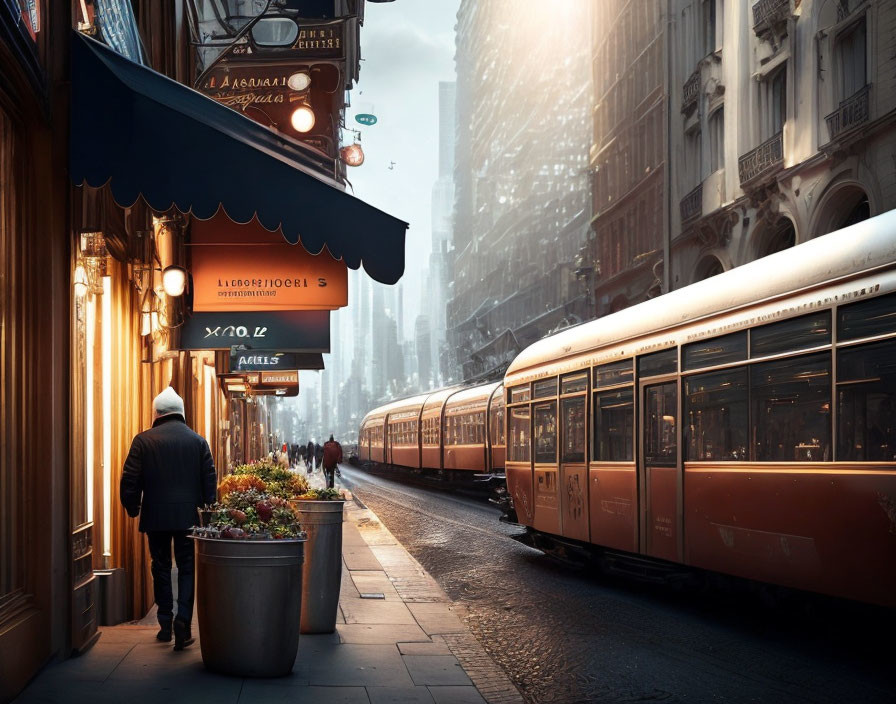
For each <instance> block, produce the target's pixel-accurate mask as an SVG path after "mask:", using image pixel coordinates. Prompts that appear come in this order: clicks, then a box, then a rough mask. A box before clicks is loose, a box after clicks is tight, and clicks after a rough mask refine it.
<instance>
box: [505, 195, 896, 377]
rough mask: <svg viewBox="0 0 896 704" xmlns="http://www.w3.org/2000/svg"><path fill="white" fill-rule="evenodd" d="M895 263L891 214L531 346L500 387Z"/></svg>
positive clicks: (895, 219) (894, 216) (895, 223)
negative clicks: (549, 367)
mask: <svg viewBox="0 0 896 704" xmlns="http://www.w3.org/2000/svg"><path fill="white" fill-rule="evenodd" d="M894 261H896V210H891V211H888V212H886V213H883V214H881V215H878V216H876V217H873V218H870V219H868V220H864V221H863V222H860V223H857V224H855V225H852V226H850V227H847V228H844V229H842V230H838V231H836V232H832V233H830V234H828V235H823V236H822V237H817V238H815V239H813V240H810V241H808V242H805V243H803V244H800V245H797V246H795V247H791V248H789V249H786V250H783V251H781V252H776V253H775V254H771V255H769V256H767V257H763V258H762V259H757V260H755V261H752V262H750V263H748V264H744V265H742V266H739V267H736V268H734V269H731V270H730V271H726V272H724V273H722V274H719V275H717V276H713V277H712V278H710V279H705V280H703V281H698V282H696V283H693V284H691V285H690V286H685V287H684V288H680V289H678V290H676V291H671V292H670V293H667V294H665V295H663V296H659V297H657V298H654V299H652V300H649V301H645V302H644V303H639V304H638V305H635V306H632V307H631V308H626V309H625V310H622V311H619V312H618V313H612V314H610V315H607V316H604V317H602V318H598V319H597V320H592V321H590V322H588V323H585V324H583V325H579V326H577V327H575V328H570V329H568V330H564V331H562V332H559V333H557V334H556V335H551V336H550V337H545V338H543V339H541V340H539V341H538V342H535V343H533V344H531V345H529V347H527V348H526V349H524V350H523V351H522V352H520V354H519V355H517V357H516V358H515V359H514V360H513V361H512V362H511V363H510V366H509V367H508V369H507V373H506V375H505V381H510V379H511V377H513V375H515V374H518V373H520V372H524V371H526V370H528V369H531V368H533V367H537V366H540V365H543V364H546V363H550V362H555V361H559V360H562V359H567V358H570V357H575V356H576V355H580V354H583V353H585V352H589V351H591V350H595V349H598V348H601V347H604V346H606V345H612V344H615V343H619V342H622V341H625V340H634V339H637V338H639V337H641V336H644V335H649V334H652V333H657V332H660V331H663V330H667V329H670V328H675V327H679V326H681V325H684V324H687V323H692V322H695V321H698V320H701V319H704V318H708V317H710V316H713V315H718V314H721V313H725V312H728V311H732V310H736V309H738V308H743V307H745V306H748V305H751V304H755V303H759V302H762V301H768V300H771V299H774V298H777V297H780V296H783V295H786V294H789V293H793V292H797V291H801V290H805V289H808V288H811V287H814V286H818V285H821V284H824V283H827V282H831V281H835V280H837V279H840V278H843V277H847V276H850V275H854V274H859V273H861V272H865V271H869V270H871V269H875V268H878V267H881V266H884V265H886V264H891V263H893V262H894Z"/></svg>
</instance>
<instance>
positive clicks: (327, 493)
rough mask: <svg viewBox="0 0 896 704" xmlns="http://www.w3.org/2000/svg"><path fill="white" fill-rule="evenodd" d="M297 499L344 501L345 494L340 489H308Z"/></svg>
mask: <svg viewBox="0 0 896 704" xmlns="http://www.w3.org/2000/svg"><path fill="white" fill-rule="evenodd" d="M295 498H296V499H298V500H299V501H344V500H345V494H344V493H342V492H341V491H340V490H339V489H308V490H307V491H306V492H305V493H303V494H301V495H300V496H296V497H295Z"/></svg>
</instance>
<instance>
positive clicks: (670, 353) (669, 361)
mask: <svg viewBox="0 0 896 704" xmlns="http://www.w3.org/2000/svg"><path fill="white" fill-rule="evenodd" d="M677 371H678V350H677V349H676V348H674V347H673V348H672V349H671V350H663V351H662V352H652V353H651V354H645V355H643V356H641V357H638V376H639V377H645V376H660V375H661V374H674V373H675V372H677Z"/></svg>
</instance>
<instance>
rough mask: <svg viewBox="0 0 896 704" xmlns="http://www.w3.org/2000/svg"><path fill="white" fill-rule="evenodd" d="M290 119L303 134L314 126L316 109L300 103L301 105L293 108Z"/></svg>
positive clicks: (293, 126)
mask: <svg viewBox="0 0 896 704" xmlns="http://www.w3.org/2000/svg"><path fill="white" fill-rule="evenodd" d="M289 121H290V123H292V128H293V129H294V130H295V131H296V132H301V133H302V134H305V133H306V132H310V131H311V130H312V128H313V127H314V110H312V109H311V108H310V107H308V106H307V105H299V107H297V108H296V109H295V110H293V113H292V117H290V118H289Z"/></svg>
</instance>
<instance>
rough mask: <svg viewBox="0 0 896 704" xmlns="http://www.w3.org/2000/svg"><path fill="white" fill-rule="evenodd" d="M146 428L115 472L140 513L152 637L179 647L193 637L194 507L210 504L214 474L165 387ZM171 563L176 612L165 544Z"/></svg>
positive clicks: (130, 506) (204, 447) (205, 450)
mask: <svg viewBox="0 0 896 704" xmlns="http://www.w3.org/2000/svg"><path fill="white" fill-rule="evenodd" d="M152 408H153V423H152V428H150V429H149V430H145V431H143V432H142V433H140V434H138V435H137V436H135V437H134V439H133V441H132V442H131V449H130V451H129V452H128V456H127V459H125V461H124V469H123V471H122V475H121V484H120V486H119V494H120V498H121V503H122V505H123V506H124V508H125V510H126V511H127V512H128V515H129V516H131V517H132V518H134V517H136V516H137V515H138V514H139V515H140V524H139V528H140V531H141V532H142V533H146V539H147V541H148V543H149V555H150V558H151V562H152V585H153V593H154V595H155V600H156V604H157V605H158V619H159V626H160V629H159V632H158V634H156V638H157V639H158V640H160V641H163V642H165V643H169V642H171V635H172V631H173V633H174V649H175V650H183V649H184V647H186V646H188V645H190V643H192V642H193V636H192V633H191V628H190V624H191V623H192V621H193V596H194V594H193V588H194V584H193V541H192V540H190V538H189V537H188V536H189V532H190V528H191V527H192V526H194V525H196V519H197V514H196V509H197V508H199V507H200V506H205V505H207V504H211V503H214V501H215V488H216V483H217V476H216V474H215V463H214V460H213V459H212V453H211V450H209V447H208V443H207V442H206V441H205V438H203V437H202V436H201V435H198V434H197V433H194V432H193V431H192V430H191V429H190V428H189V426H187V421H186V415H185V414H184V401H183V399H182V398H181V397H180V396H178V395H177V393H176V392H175V391H174V389H172V388H171V387H170V386H169V387H168V388H167V389H165V390H164V391H162V393H160V394H159V395H158V396H156V397H155V399H153V402H152ZM172 545H173V546H174V559H175V561H176V563H177V615H176V616H175V614H174V598H173V595H172V591H171V548H172Z"/></svg>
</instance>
